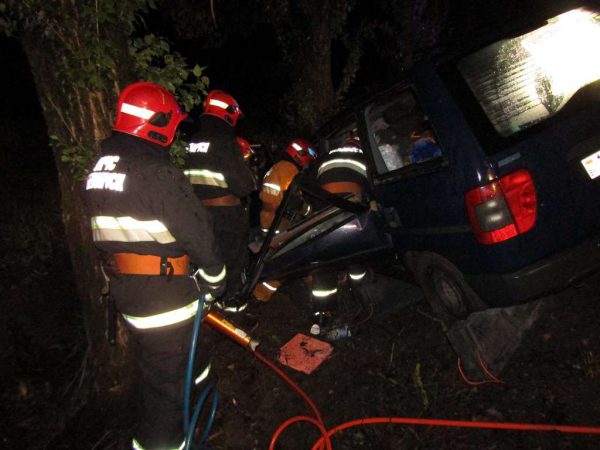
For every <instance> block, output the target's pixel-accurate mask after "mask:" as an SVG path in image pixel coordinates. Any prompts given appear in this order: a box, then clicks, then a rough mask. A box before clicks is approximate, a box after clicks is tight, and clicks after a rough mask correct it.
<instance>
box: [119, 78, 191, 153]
mask: <svg viewBox="0 0 600 450" xmlns="http://www.w3.org/2000/svg"><path fill="white" fill-rule="evenodd" d="M186 117H187V114H185V113H184V112H182V111H181V107H180V106H179V104H178V103H177V100H176V99H175V96H174V95H173V94H172V93H171V92H169V91H168V90H166V89H165V88H164V87H162V86H159V85H158V84H154V83H149V82H143V81H142V82H138V83H133V84H130V85H129V86H127V87H126V88H125V89H123V90H122V91H121V95H119V101H118V103H117V118H116V120H115V126H114V127H113V130H115V131H120V132H122V133H127V134H132V135H134V136H137V137H139V138H141V139H145V140H147V141H150V142H154V143H156V144H159V145H162V146H164V147H166V146H168V145H170V144H171V142H173V138H174V136H175V130H177V127H178V126H179V123H180V122H181V121H182V120H183V119H185V118H186Z"/></svg>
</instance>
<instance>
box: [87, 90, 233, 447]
mask: <svg viewBox="0 0 600 450" xmlns="http://www.w3.org/2000/svg"><path fill="white" fill-rule="evenodd" d="M185 117H186V115H185V114H184V113H183V112H182V111H181V109H180V107H179V105H178V104H177V101H176V100H175V97H174V96H173V94H171V93H170V92H169V91H167V90H166V89H165V88H163V87H162V86H159V85H157V84H154V83H147V82H138V83H133V84H131V85H130V86H128V87H126V88H125V89H123V91H122V92H121V94H120V96H119V100H118V104H117V116H116V122H115V125H114V128H113V133H112V135H111V136H110V137H108V138H107V139H105V140H104V141H103V142H102V144H101V155H100V157H99V158H98V159H97V160H96V162H95V164H94V166H93V170H92V171H91V172H90V174H89V175H88V177H87V180H86V181H85V184H84V189H85V197H86V203H87V207H88V213H89V216H90V220H91V228H92V234H93V240H94V244H95V245H96V247H97V248H98V249H99V250H100V251H101V252H102V253H103V254H105V255H110V260H111V262H112V264H111V268H112V270H110V271H108V272H109V273H110V292H111V295H112V296H113V297H114V299H115V302H116V304H117V307H118V309H119V311H120V312H121V314H122V316H123V318H124V322H125V323H126V324H127V325H128V327H129V328H130V329H131V331H132V336H133V338H134V341H135V343H136V344H137V345H136V348H137V350H138V352H137V357H136V363H137V365H138V368H139V374H137V376H138V377H139V379H140V380H141V393H140V394H141V395H140V397H141V399H140V407H139V410H140V414H141V417H140V418H139V421H138V426H137V428H136V430H135V434H134V436H133V441H132V448H134V449H163V448H178V447H179V446H180V445H181V444H182V441H183V432H182V412H183V395H182V392H183V384H184V375H185V368H186V362H187V358H188V349H189V346H190V340H191V332H192V328H193V320H192V318H193V317H194V315H195V314H196V312H197V306H198V303H199V301H198V297H199V292H200V293H202V294H207V298H208V299H213V298H215V297H217V296H218V295H220V293H222V292H223V290H224V286H225V278H226V269H225V266H224V263H223V260H222V258H221V255H220V252H219V249H218V247H217V245H216V240H215V238H214V235H213V226H212V219H211V216H210V214H209V213H208V211H207V210H206V209H205V208H204V207H203V206H202V205H201V204H200V203H199V202H197V201H196V200H195V197H194V194H193V190H192V186H191V184H190V183H189V181H188V180H187V179H186V177H185V176H184V175H183V174H182V172H181V171H180V170H179V169H177V168H176V167H174V166H173V165H172V164H171V162H170V160H169V155H168V150H169V146H170V145H171V143H172V141H173V138H174V135H175V131H176V129H177V127H178V125H179V123H180V122H181V121H182V120H183V119H184V118H185ZM191 264H193V265H194V266H195V267H196V268H197V271H196V273H195V279H193V278H192V277H190V273H191V271H190V265H191ZM115 266H116V267H115ZM209 367H210V366H209V364H208V361H203V362H202V365H201V366H200V367H199V371H198V373H199V374H200V373H201V374H202V376H201V377H199V380H198V381H200V382H201V381H202V377H205V376H206V375H207V373H208V369H209Z"/></svg>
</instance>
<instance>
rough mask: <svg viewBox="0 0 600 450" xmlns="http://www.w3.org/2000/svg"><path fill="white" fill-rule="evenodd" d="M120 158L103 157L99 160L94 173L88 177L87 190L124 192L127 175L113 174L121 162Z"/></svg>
mask: <svg viewBox="0 0 600 450" xmlns="http://www.w3.org/2000/svg"><path fill="white" fill-rule="evenodd" d="M119 158H120V157H119V156H103V157H102V158H100V159H99V160H98V162H97V163H96V166H95V167H94V170H93V172H92V173H90V174H89V175H88V178H87V183H86V186H85V189H86V190H88V191H89V190H90V189H108V190H110V191H118V192H123V184H124V183H125V176H126V175H125V174H124V173H119V172H113V170H115V168H116V167H117V162H119Z"/></svg>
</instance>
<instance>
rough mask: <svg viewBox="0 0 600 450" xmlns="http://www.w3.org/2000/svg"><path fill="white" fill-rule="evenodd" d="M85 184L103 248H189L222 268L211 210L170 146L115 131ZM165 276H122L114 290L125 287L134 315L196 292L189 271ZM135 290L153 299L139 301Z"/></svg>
mask: <svg viewBox="0 0 600 450" xmlns="http://www.w3.org/2000/svg"><path fill="white" fill-rule="evenodd" d="M238 153H239V151H238ZM84 189H85V193H86V202H87V206H88V213H89V215H90V220H91V225H92V232H93V238H94V243H95V245H96V246H97V247H98V248H99V249H100V250H102V251H104V252H107V253H109V254H112V253H137V254H141V255H156V256H165V257H179V256H182V255H185V254H187V255H189V257H190V261H191V262H192V263H193V264H195V265H196V266H197V267H199V268H202V269H203V270H204V271H205V272H206V273H207V274H211V275H216V274H219V273H220V272H221V271H222V269H223V261H222V259H221V255H220V252H219V249H218V247H217V245H216V243H215V239H214V238H213V224H212V219H211V216H210V213H209V212H208V211H207V210H206V209H205V208H204V207H203V206H202V205H201V204H200V202H198V201H197V199H196V196H195V195H194V192H193V190H192V186H191V185H190V183H189V181H188V180H187V178H186V177H185V176H184V175H183V173H182V172H181V170H179V169H177V168H176V167H174V166H173V165H172V164H171V162H170V160H169V157H168V150H167V149H166V148H165V147H161V146H159V145H156V144H153V143H150V142H147V141H144V140H142V139H139V138H136V137H134V136H130V135H127V134H123V133H117V132H115V133H113V135H112V136H111V137H109V138H108V139H106V140H105V141H104V142H103V143H102V145H101V156H100V158H99V159H98V160H97V161H96V163H95V167H94V169H93V171H92V172H91V173H90V174H89V175H88V178H87V180H86V182H85V185H84ZM165 279H166V277H165V276H160V275H158V276H157V275H153V276H146V275H129V276H123V277H121V278H118V279H117V280H113V282H112V283H111V291H113V293H115V294H117V293H121V295H119V298H117V303H118V305H117V306H119V309H120V310H121V311H122V312H126V313H128V314H133V315H148V314H153V313H160V312H162V311H165V310H169V309H172V308H177V307H180V306H182V304H185V303H186V302H190V301H191V300H193V297H196V298H197V292H194V283H193V281H192V280H191V279H190V278H189V277H188V276H173V277H171V278H170V279H169V280H167V281H168V282H166V283H165ZM152 286H154V287H155V288H156V289H151V288H152ZM136 291H142V292H144V293H145V294H144V295H146V296H147V297H149V298H145V299H144V301H140V300H139V299H138V298H136V295H135V292H136ZM125 297H127V298H125ZM119 303H120V304H119Z"/></svg>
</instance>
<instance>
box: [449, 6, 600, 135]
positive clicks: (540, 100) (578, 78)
mask: <svg viewBox="0 0 600 450" xmlns="http://www.w3.org/2000/svg"><path fill="white" fill-rule="evenodd" d="M456 67H457V69H458V72H459V74H460V76H461V77H462V78H463V80H464V82H466V84H467V85H468V87H469V89H470V90H471V92H472V93H473V95H474V96H475V98H476V99H477V102H478V103H479V105H480V106H481V108H482V109H483V111H484V112H485V114H486V116H487V118H488V119H489V121H490V122H491V124H492V126H493V127H494V129H495V130H496V131H497V132H498V133H499V134H500V135H501V136H503V137H510V136H513V135H516V134H517V133H519V132H521V131H523V130H526V129H528V128H530V127H532V126H533V125H535V124H538V123H540V122H543V121H545V120H546V119H548V118H550V117H552V116H554V115H555V114H557V113H558V112H559V111H560V110H562V109H563V108H564V107H565V105H567V103H568V102H569V100H570V99H571V98H572V97H573V96H574V95H575V94H576V93H577V92H578V91H579V90H581V89H582V88H584V87H585V86H588V85H590V84H592V83H594V82H596V81H598V80H600V14H599V13H598V12H595V11H591V10H588V9H585V8H579V9H575V10H572V11H569V12H566V13H564V14H560V15H558V16H556V17H554V18H552V19H550V20H548V21H547V24H546V25H544V26H542V27H540V28H538V29H536V30H534V31H531V32H529V33H526V34H523V35H521V36H518V37H514V38H511V39H505V40H502V41H499V42H496V43H494V44H492V45H489V46H487V47H485V48H483V49H481V50H479V51H477V52H475V53H472V54H470V55H468V56H466V57H464V58H462V59H461V60H459V61H458V63H457V66H456Z"/></svg>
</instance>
